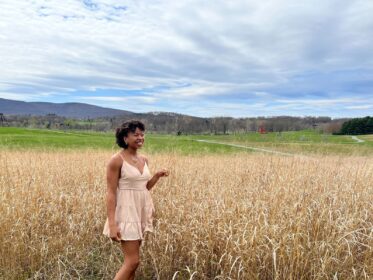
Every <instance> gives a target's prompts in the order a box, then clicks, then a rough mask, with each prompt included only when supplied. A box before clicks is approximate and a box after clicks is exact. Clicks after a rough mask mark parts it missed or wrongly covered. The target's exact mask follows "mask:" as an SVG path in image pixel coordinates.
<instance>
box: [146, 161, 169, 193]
mask: <svg viewBox="0 0 373 280" xmlns="http://www.w3.org/2000/svg"><path fill="white" fill-rule="evenodd" d="M143 157H144V159H145V161H146V164H147V165H148V166H149V161H148V159H147V158H146V157H145V156H143ZM162 176H164V172H163V171H161V172H159V171H158V172H156V173H155V174H154V175H153V177H152V178H151V179H150V180H149V181H148V182H147V183H146V188H147V189H148V190H149V191H150V190H151V189H152V188H153V187H154V185H155V184H156V183H157V182H158V180H159V178H161V177H162Z"/></svg>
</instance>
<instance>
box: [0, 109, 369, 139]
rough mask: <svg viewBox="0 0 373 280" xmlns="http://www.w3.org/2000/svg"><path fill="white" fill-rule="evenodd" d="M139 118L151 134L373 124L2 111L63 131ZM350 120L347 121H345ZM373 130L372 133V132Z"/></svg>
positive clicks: (347, 129)
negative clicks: (77, 115) (81, 115)
mask: <svg viewBox="0 0 373 280" xmlns="http://www.w3.org/2000/svg"><path fill="white" fill-rule="evenodd" d="M130 119H137V120H140V121H142V122H144V124H145V126H146V130H147V131H148V132H150V133H152V132H154V133H167V134H176V135H184V134H216V135H217V134H232V133H247V132H258V131H262V132H263V131H264V133H265V132H281V131H296V130H303V129H314V130H317V131H318V132H320V133H334V134H338V133H343V134H352V131H355V132H359V133H362V132H363V133H365V132H366V131H368V132H367V133H372V132H371V130H369V129H366V128H365V127H370V129H371V127H372V118H370V117H366V118H364V121H361V120H358V121H356V120H355V119H351V118H339V119H331V118H330V117H327V116H320V117H313V116H306V117H294V116H273V117H264V116H259V117H248V118H233V117H210V118H201V117H194V116H188V115H182V114H177V113H156V114H155V113H134V114H131V115H122V116H120V115H119V116H115V117H100V118H84V119H73V118H67V117H62V116H58V115H56V114H48V115H44V116H34V115H4V114H1V113H0V125H1V126H15V127H29V128H47V129H60V130H70V129H74V130H95V131H102V132H106V131H113V129H114V128H116V127H118V126H119V125H120V124H121V123H122V122H124V121H126V120H130ZM346 123H347V124H346ZM369 131H370V132H369Z"/></svg>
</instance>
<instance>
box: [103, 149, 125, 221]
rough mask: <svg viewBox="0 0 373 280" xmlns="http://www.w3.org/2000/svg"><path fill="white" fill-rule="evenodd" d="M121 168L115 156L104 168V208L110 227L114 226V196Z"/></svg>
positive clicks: (120, 162)
mask: <svg viewBox="0 0 373 280" xmlns="http://www.w3.org/2000/svg"><path fill="white" fill-rule="evenodd" d="M121 166H122V161H121V159H120V158H119V157H117V156H113V157H112V158H111V159H110V161H109V162H108V164H107V166H106V182H107V191H106V206H107V216H108V219H109V226H110V227H111V226H114V225H115V207H116V195H117V186H118V180H119V176H120V169H121Z"/></svg>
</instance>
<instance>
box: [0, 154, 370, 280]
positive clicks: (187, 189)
mask: <svg viewBox="0 0 373 280" xmlns="http://www.w3.org/2000/svg"><path fill="white" fill-rule="evenodd" d="M111 154H112V153H111V152H110V151H109V152H108V151H98V150H85V151H80V152H76V151H75V152H71V151H65V152H47V151H46V152H33V151H18V152H17V151H7V150H2V151H1V156H0V164H1V169H0V192H1V196H0V199H1V201H0V210H1V222H0V233H1V234H0V255H1V259H0V267H1V271H0V276H1V278H3V279H112V278H113V276H114V275H115V272H116V271H117V270H118V268H119V267H120V265H121V263H122V261H123V257H122V253H121V250H120V248H119V244H118V243H111V241H110V240H109V239H108V238H107V237H106V236H104V235H103V234H102V229H103V225H104V221H105V218H106V206H105V191H106V184H105V164H106V162H107V160H108V159H109V158H110V156H111ZM148 157H149V167H150V170H151V172H152V173H154V172H155V170H156V169H158V168H162V167H166V168H168V169H169V170H170V176H169V177H167V178H162V179H161V180H160V181H159V183H158V184H157V185H156V186H155V187H154V189H152V190H151V192H152V196H153V200H154V203H155V208H156V216H155V220H154V225H155V231H154V233H153V234H151V233H147V235H146V239H145V240H144V243H143V246H142V247H141V263H140V266H139V268H138V271H137V274H136V277H137V278H136V279H371V278H372V275H373V248H372V247H373V199H372V198H373V186H372V182H373V159H372V158H369V157H336V156H319V157H300V156H297V157H284V156H279V155H268V154H252V155H247V154H246V155H240V154H236V155H229V156H228V155H225V156H222V155H201V156H180V155H176V154H165V155H162V154H154V155H151V154H148Z"/></svg>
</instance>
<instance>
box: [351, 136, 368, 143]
mask: <svg viewBox="0 0 373 280" xmlns="http://www.w3.org/2000/svg"><path fill="white" fill-rule="evenodd" d="M351 138H352V139H354V140H355V141H357V142H358V143H363V142H365V140H363V139H360V138H357V136H351Z"/></svg>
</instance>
